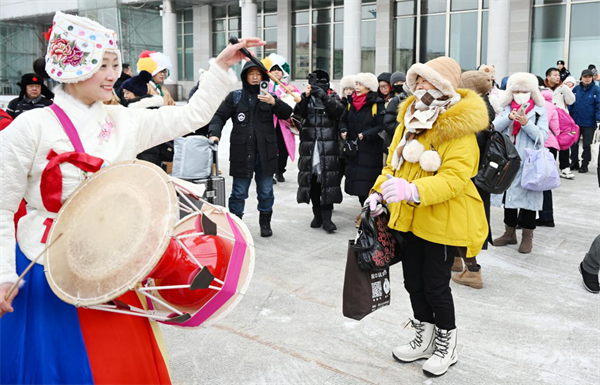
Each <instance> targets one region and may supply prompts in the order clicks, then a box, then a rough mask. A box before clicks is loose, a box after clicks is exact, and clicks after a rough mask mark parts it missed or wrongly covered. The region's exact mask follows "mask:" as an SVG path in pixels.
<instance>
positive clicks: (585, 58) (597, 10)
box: [569, 2, 600, 75]
mask: <svg viewBox="0 0 600 385" xmlns="http://www.w3.org/2000/svg"><path fill="white" fill-rule="evenodd" d="M598 15H600V2H595V3H589V4H577V5H573V7H572V8H571V45H570V46H569V52H570V54H569V69H570V71H571V72H572V73H573V74H575V75H580V74H581V71H582V70H583V69H585V68H587V67H588V65H590V64H595V65H596V67H600V23H599V22H598V18H599V16H598Z"/></svg>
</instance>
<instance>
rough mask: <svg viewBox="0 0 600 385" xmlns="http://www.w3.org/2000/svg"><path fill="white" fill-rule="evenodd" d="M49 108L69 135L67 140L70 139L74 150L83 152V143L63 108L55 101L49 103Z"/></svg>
mask: <svg viewBox="0 0 600 385" xmlns="http://www.w3.org/2000/svg"><path fill="white" fill-rule="evenodd" d="M50 109H51V110H52V111H53V112H54V114H55V115H56V117H57V118H58V121H59V122H60V125H61V126H62V128H63V130H65V133H66V134H67V136H68V137H69V140H70V141H71V144H72V145H73V148H74V149H75V151H76V152H81V153H84V154H85V150H84V149H83V144H81V139H80V138H79V134H78V133H77V129H76V128H75V126H73V122H71V119H69V117H68V116H67V114H66V113H65V111H63V109H62V108H60V107H59V106H58V105H57V104H56V103H53V104H51V105H50Z"/></svg>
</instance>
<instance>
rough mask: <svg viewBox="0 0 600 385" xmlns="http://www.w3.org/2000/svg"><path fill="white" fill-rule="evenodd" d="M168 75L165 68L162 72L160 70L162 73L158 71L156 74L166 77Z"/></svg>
mask: <svg viewBox="0 0 600 385" xmlns="http://www.w3.org/2000/svg"><path fill="white" fill-rule="evenodd" d="M168 73H169V70H168V69H166V68H165V69H164V70H162V71H158V72H157V75H158V74H163V75H165V76H167V74H168Z"/></svg>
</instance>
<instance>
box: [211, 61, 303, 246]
mask: <svg viewBox="0 0 600 385" xmlns="http://www.w3.org/2000/svg"><path fill="white" fill-rule="evenodd" d="M240 77H241V79H242V85H243V86H242V89H241V90H235V91H233V92H230V93H229V95H227V97H226V98H225V100H224V101H223V102H222V103H221V106H220V107H219V109H218V110H217V113H216V114H215V116H214V117H213V119H212V121H211V122H210V125H209V126H208V136H209V139H210V140H213V141H215V142H218V141H219V138H220V137H221V131H222V130H223V127H224V126H225V123H226V122H227V120H228V119H231V120H232V122H233V129H232V131H231V137H230V151H229V154H230V155H229V161H230V167H229V174H230V175H231V176H232V177H233V184H232V186H231V195H230V197H229V211H231V213H233V214H235V215H237V216H238V217H240V218H242V216H243V215H244V206H245V201H246V198H248V189H249V188H250V183H251V182H252V178H253V177H254V180H255V181H256V192H257V195H258V211H259V212H260V217H259V223H260V235H261V236H262V237H270V236H271V235H273V231H272V230H271V216H272V215H273V203H274V202H275V196H274V194H273V175H274V174H275V173H276V172H277V134H276V132H275V126H274V124H273V115H275V116H276V117H277V118H278V119H283V120H285V119H289V117H290V116H291V115H292V111H293V110H292V107H290V106H289V105H287V104H286V103H284V102H283V101H281V100H280V99H277V98H276V97H275V96H273V95H272V94H270V93H269V92H268V88H266V87H265V88H261V82H266V81H268V79H269V77H268V76H267V74H266V73H263V72H262V71H261V70H260V69H259V68H258V67H257V66H256V64H254V63H253V62H251V61H249V62H247V63H246V65H245V66H244V68H243V69H242V73H241V75H240ZM263 85H264V83H263Z"/></svg>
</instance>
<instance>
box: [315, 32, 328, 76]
mask: <svg viewBox="0 0 600 385" xmlns="http://www.w3.org/2000/svg"><path fill="white" fill-rule="evenodd" d="M330 34H331V26H330V25H317V26H314V27H313V36H312V54H313V67H312V68H313V71H314V70H316V69H324V70H325V71H327V72H330V63H331V35H330Z"/></svg>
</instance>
